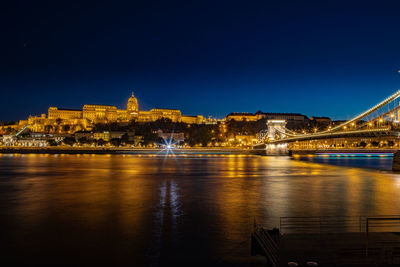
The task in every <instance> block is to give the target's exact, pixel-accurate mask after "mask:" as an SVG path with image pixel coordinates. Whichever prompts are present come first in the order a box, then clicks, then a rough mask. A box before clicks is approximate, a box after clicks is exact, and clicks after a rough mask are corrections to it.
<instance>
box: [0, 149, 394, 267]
mask: <svg viewBox="0 0 400 267" xmlns="http://www.w3.org/2000/svg"><path fill="white" fill-rule="evenodd" d="M332 160H333V161H332ZM349 160H350V159H347V161H349ZM357 160H358V161H357ZM374 160H375V161H372V160H370V161H368V160H365V159H364V161H363V160H362V159H361V160H360V158H357V159H355V161H354V163H356V164H354V165H355V166H356V167H353V166H351V165H352V164H349V163H348V162H347V163H345V164H344V165H347V166H338V165H340V160H338V159H331V161H330V159H327V158H322V159H321V158H318V157H314V158H309V157H308V158H306V159H300V158H299V159H296V158H290V157H261V156H248V155H246V156H245V155H179V156H177V157H173V156H169V157H165V156H164V155H127V154H125V155H34V154H32V155H18V154H2V155H0V236H1V239H0V245H1V250H2V252H3V253H2V254H3V256H2V259H1V260H0V261H1V262H5V263H28V264H35V263H36V264H45V263H61V262H62V263H67V264H68V263H71V264H73V263H81V264H114V265H115V264H130V265H134V266H164V265H167V264H171V263H173V264H175V265H178V264H184V265H197V264H203V265H204V266H206V265H210V264H213V265H219V264H220V265H224V264H237V265H240V264H241V263H243V262H246V261H247V259H248V257H249V255H250V234H251V231H252V227H253V222H254V220H256V221H257V222H258V223H260V224H262V225H264V226H266V227H274V226H275V227H278V226H279V218H280V217H281V216H311V215H313V216H325V215H338V216H360V215H377V214H379V215H381V214H400V197H399V192H400V175H399V174H394V173H391V172H390V171H388V170H389V169H390V167H389V165H390V164H389V163H388V162H390V160H391V159H387V158H375V159H374ZM372 162H373V164H372ZM327 163H329V164H327ZM331 163H332V164H331ZM333 164H336V165H333ZM363 164H364V165H365V167H367V168H361V167H363Z"/></svg>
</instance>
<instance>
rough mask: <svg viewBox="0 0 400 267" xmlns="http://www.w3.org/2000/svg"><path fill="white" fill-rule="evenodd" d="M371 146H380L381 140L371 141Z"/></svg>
mask: <svg viewBox="0 0 400 267" xmlns="http://www.w3.org/2000/svg"><path fill="white" fill-rule="evenodd" d="M371 146H373V147H378V146H379V142H377V141H372V142H371Z"/></svg>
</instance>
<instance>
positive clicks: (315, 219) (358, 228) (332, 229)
mask: <svg viewBox="0 0 400 267" xmlns="http://www.w3.org/2000/svg"><path fill="white" fill-rule="evenodd" d="M279 229H280V232H281V233H282V234H285V233H348V232H359V233H363V232H364V233H368V232H400V215H378V216H323V217H320V216H311V217H281V218H280V223H279Z"/></svg>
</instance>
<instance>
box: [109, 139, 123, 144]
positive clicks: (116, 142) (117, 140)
mask: <svg viewBox="0 0 400 267" xmlns="http://www.w3.org/2000/svg"><path fill="white" fill-rule="evenodd" d="M110 143H111V144H112V145H113V146H120V145H121V139H119V138H113V139H111V140H110Z"/></svg>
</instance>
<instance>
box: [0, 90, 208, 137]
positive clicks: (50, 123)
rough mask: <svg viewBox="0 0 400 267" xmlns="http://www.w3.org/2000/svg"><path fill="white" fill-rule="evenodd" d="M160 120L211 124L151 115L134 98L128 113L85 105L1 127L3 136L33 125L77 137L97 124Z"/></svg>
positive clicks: (174, 113) (176, 113)
mask: <svg viewBox="0 0 400 267" xmlns="http://www.w3.org/2000/svg"><path fill="white" fill-rule="evenodd" d="M159 119H170V120H171V121H172V122H184V123H188V124H196V123H197V124H201V123H207V120H205V119H204V117H203V116H200V115H198V116H185V115H182V113H181V111H180V110H177V109H164V108H154V109H151V110H149V111H144V110H139V104H138V100H137V98H136V97H135V96H134V94H133V93H132V95H131V96H130V98H129V99H128V102H127V105H126V109H118V108H117V107H115V106H110V105H94V104H90V105H89V104H85V105H84V106H83V108H82V109H65V108H58V107H49V109H48V115H47V118H46V114H41V116H40V117H37V116H30V117H29V118H28V120H20V121H19V123H18V124H17V125H6V126H0V133H3V134H7V133H12V132H13V131H17V130H19V129H22V128H23V127H25V126H26V125H29V129H30V130H31V131H33V132H39V133H40V132H41V133H45V132H46V133H75V132H77V131H84V130H91V129H92V127H93V126H94V124H96V123H108V122H129V121H132V120H134V121H138V122H153V121H157V120H159Z"/></svg>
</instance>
